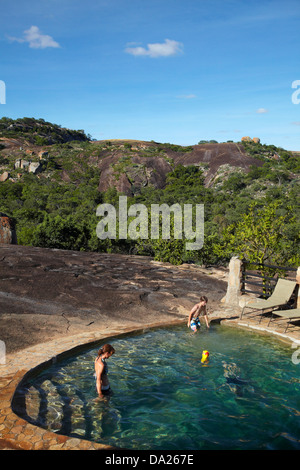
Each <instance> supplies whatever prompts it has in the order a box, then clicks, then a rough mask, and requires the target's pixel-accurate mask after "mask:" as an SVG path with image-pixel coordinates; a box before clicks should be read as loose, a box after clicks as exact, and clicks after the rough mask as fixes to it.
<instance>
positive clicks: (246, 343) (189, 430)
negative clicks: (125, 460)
mask: <svg viewBox="0 0 300 470" xmlns="http://www.w3.org/2000/svg"><path fill="white" fill-rule="evenodd" d="M110 344H112V345H113V346H114V348H115V350H116V352H115V354H114V355H113V356H112V357H111V358H109V359H108V360H107V364H108V368H109V372H108V374H109V380H110V384H111V387H112V394H111V395H110V396H109V397H107V398H105V399H104V400H101V399H99V398H97V394H96V390H95V378H94V377H93V374H94V359H95V356H96V355H97V351H98V347H97V348H95V349H91V350H86V351H84V352H83V353H81V354H80V355H78V356H76V357H73V358H69V359H67V360H65V361H64V362H61V363H57V364H54V365H53V366H51V367H50V368H48V369H47V370H45V371H43V372H42V373H40V374H39V375H38V376H36V377H35V378H32V379H30V380H29V381H28V382H27V383H26V384H25V385H24V386H23V388H22V393H24V394H25V404H26V412H25V411H23V417H26V418H27V419H28V420H29V421H30V422H32V423H34V424H37V425H39V426H42V427H44V428H48V429H50V430H52V431H54V432H58V433H60V434H66V435H71V436H75V437H80V438H83V439H88V440H92V441H96V442H101V443H104V444H108V445H113V446H116V447H121V448H126V449H139V450H142V449H151V450H155V449H161V450H198V449H207V450H208V449H300V403H299V391H300V379H299V371H300V365H299V364H297V363H295V362H298V361H293V360H292V355H293V352H294V351H295V350H293V349H292V348H291V347H290V346H289V345H285V344H281V343H278V342H277V341H276V340H275V339H273V338H271V337H266V336H261V335H259V334H255V333H252V332H247V331H242V330H238V329H235V328H232V327H226V326H222V325H216V326H212V327H211V328H210V329H209V330H206V329H204V328H202V330H201V331H200V332H198V333H196V334H192V333H191V332H190V330H188V328H187V327H186V326H175V327H170V328H159V329H155V330H147V331H145V332H144V333H140V334H134V335H130V336H129V335H128V336H123V337H119V338H115V339H113V340H111V341H110ZM99 346H101V345H99ZM203 350H208V351H209V352H210V356H209V362H208V363H201V356H202V351H203ZM19 414H20V413H19ZM21 414H22V413H21Z"/></svg>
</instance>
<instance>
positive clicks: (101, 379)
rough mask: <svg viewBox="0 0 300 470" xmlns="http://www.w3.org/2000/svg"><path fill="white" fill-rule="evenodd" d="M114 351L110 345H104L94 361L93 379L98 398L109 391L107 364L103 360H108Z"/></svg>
mask: <svg viewBox="0 0 300 470" xmlns="http://www.w3.org/2000/svg"><path fill="white" fill-rule="evenodd" d="M114 352H115V350H114V348H113V347H112V346H111V345H110V344H105V345H104V346H102V348H101V349H99V351H98V357H96V359H95V377H96V390H97V393H98V395H99V397H103V392H106V393H107V392H108V391H109V390H110V385H109V381H108V377H107V372H108V369H107V364H106V361H105V359H108V358H109V357H110V356H112V355H113V354H114Z"/></svg>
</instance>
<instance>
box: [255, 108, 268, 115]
mask: <svg viewBox="0 0 300 470" xmlns="http://www.w3.org/2000/svg"><path fill="white" fill-rule="evenodd" d="M256 112H257V114H265V113H268V112H269V111H268V110H267V109H266V108H258V109H257V110H256Z"/></svg>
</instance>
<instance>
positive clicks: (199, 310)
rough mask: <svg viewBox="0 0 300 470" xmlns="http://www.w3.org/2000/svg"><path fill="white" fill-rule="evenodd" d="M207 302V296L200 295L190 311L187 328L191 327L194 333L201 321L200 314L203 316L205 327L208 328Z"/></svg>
mask: <svg viewBox="0 0 300 470" xmlns="http://www.w3.org/2000/svg"><path fill="white" fill-rule="evenodd" d="M207 302H208V298H207V297H206V296H205V295H202V296H201V297H200V302H199V303H197V304H196V305H194V307H193V308H192V310H191V311H190V314H189V319H188V323H187V326H188V328H191V329H192V330H193V332H194V333H196V331H197V330H198V329H199V328H200V327H201V323H200V319H199V317H200V316H204V318H205V322H206V326H207V328H209V323H208V317H207V309H206V304H207Z"/></svg>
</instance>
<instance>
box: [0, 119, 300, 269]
mask: <svg viewBox="0 0 300 470" xmlns="http://www.w3.org/2000/svg"><path fill="white" fill-rule="evenodd" d="M21 129H22V130H21ZM50 129H51V132H50ZM1 136H3V137H13V138H15V137H16V136H18V137H23V138H24V137H26V140H27V141H28V140H29V141H30V142H33V143H35V144H37V142H39V144H41V142H44V140H41V139H46V140H47V142H48V144H49V138H50V137H51V139H52V142H53V145H51V147H49V146H48V147H47V151H48V153H49V154H48V155H47V156H46V157H45V158H44V160H43V162H42V165H43V172H42V174H41V176H40V177H37V175H35V174H31V173H26V172H25V171H23V170H17V169H15V168H14V162H15V159H16V155H15V154H14V155H12V156H10V155H9V154H8V152H7V151H6V150H5V145H2V144H1V141H0V146H1V147H0V166H1V168H2V171H1V173H2V172H3V171H4V170H6V171H9V172H10V174H11V177H12V179H10V180H7V181H4V182H0V211H1V212H4V213H7V214H8V215H10V216H11V217H13V218H14V219H15V221H16V227H17V238H18V243H19V244H23V245H33V246H42V247H50V248H62V249H73V250H86V251H100V252H101V251H103V252H104V251H105V252H119V253H135V254H143V255H151V256H153V257H154V258H155V259H157V260H161V261H169V262H171V263H173V264H181V263H183V262H195V263H199V264H206V265H208V264H223V263H227V262H228V260H229V259H230V258H231V256H232V255H239V256H241V257H245V258H247V259H249V260H250V261H251V262H263V263H270V264H274V263H275V264H279V265H289V266H298V265H299V264H300V258H299V252H298V246H299V241H300V240H299V234H300V191H299V173H300V158H299V156H297V155H296V154H295V155H292V154H291V153H289V152H287V151H285V150H284V149H280V148H277V147H275V146H271V145H269V146H266V145H261V144H257V143H254V142H244V143H243V145H244V147H245V149H246V150H247V153H248V154H249V155H252V156H254V157H255V158H258V159H259V160H260V161H262V162H263V164H262V166H260V167H256V166H253V167H251V168H250V171H249V172H248V173H243V172H242V171H241V170H238V169H233V168H231V172H230V173H229V175H228V176H227V177H222V178H219V179H216V181H215V184H214V185H212V186H210V187H206V186H205V184H204V180H205V178H204V170H203V167H201V168H199V167H198V166H187V167H184V166H182V165H177V166H176V167H174V165H173V171H171V172H170V173H169V174H168V176H167V181H166V186H165V188H164V189H155V188H154V187H150V186H145V187H141V188H140V189H139V190H138V191H136V192H135V194H134V195H133V196H132V197H128V207H129V206H130V205H132V204H138V203H141V204H144V205H146V206H147V208H148V213H150V208H151V204H163V203H165V204H168V205H169V206H171V205H172V204H174V203H178V204H180V205H181V206H183V205H184V204H192V205H193V207H194V206H195V205H196V204H204V215H205V238H204V246H203V248H202V249H201V250H198V251H188V250H186V241H187V240H185V238H184V237H183V239H176V238H174V233H173V231H172V230H171V239H170V240H163V239H162V238H160V239H158V240H151V239H149V238H148V239H138V240H123V239H122V240H120V239H118V237H117V238H116V240H109V239H106V240H100V239H99V238H98V237H97V235H96V226H97V224H98V222H99V217H97V216H96V208H97V206H98V205H99V204H101V203H110V204H113V205H114V207H116V208H117V207H118V200H119V195H120V194H118V193H117V191H116V189H115V188H110V189H108V190H107V191H106V192H103V193H100V192H99V191H98V185H99V177H100V171H99V169H98V165H97V162H98V160H99V159H101V158H102V156H105V155H107V152H114V150H115V145H114V143H113V142H100V143H98V142H90V139H89V138H88V137H86V136H85V134H84V133H83V131H69V132H66V130H62V129H61V128H60V126H56V125H53V124H49V123H45V122H44V121H43V120H38V121H36V120H32V119H28V118H24V119H21V120H16V121H13V120H11V119H9V118H2V119H1V120H0V139H1ZM74 136H75V138H74ZM69 139H72V140H69ZM43 145H44V144H43ZM133 147H134V145H132V144H129V143H126V144H125V145H124V152H123V157H122V158H121V159H119V161H118V163H117V164H115V166H114V170H115V173H116V176H119V175H120V174H121V173H122V172H123V171H125V170H124V169H125V166H126V165H130V164H131V156H132V154H133V153H132V152H139V155H142V156H144V157H147V156H156V155H159V156H163V157H164V158H166V159H167V158H170V157H168V155H170V154H168V155H167V154H166V153H165V151H166V149H168V150H171V151H173V152H190V151H192V147H184V148H183V147H180V146H174V145H171V144H156V145H154V143H153V145H151V143H150V144H149V146H148V147H147V148H143V149H140V150H136V148H133ZM20 152H21V153H20V154H19V155H18V157H20V156H22V151H21V150H20ZM274 155H275V157H274ZM35 158H36V159H37V157H32V159H33V160H34V159H35ZM136 166H138V165H136ZM141 166H142V165H140V167H141ZM18 173H21V178H19V179H18V177H17V174H18ZM171 225H172V227H173V225H174V218H173V217H171ZM150 230H151V220H149V233H150ZM117 233H118V231H117Z"/></svg>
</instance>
